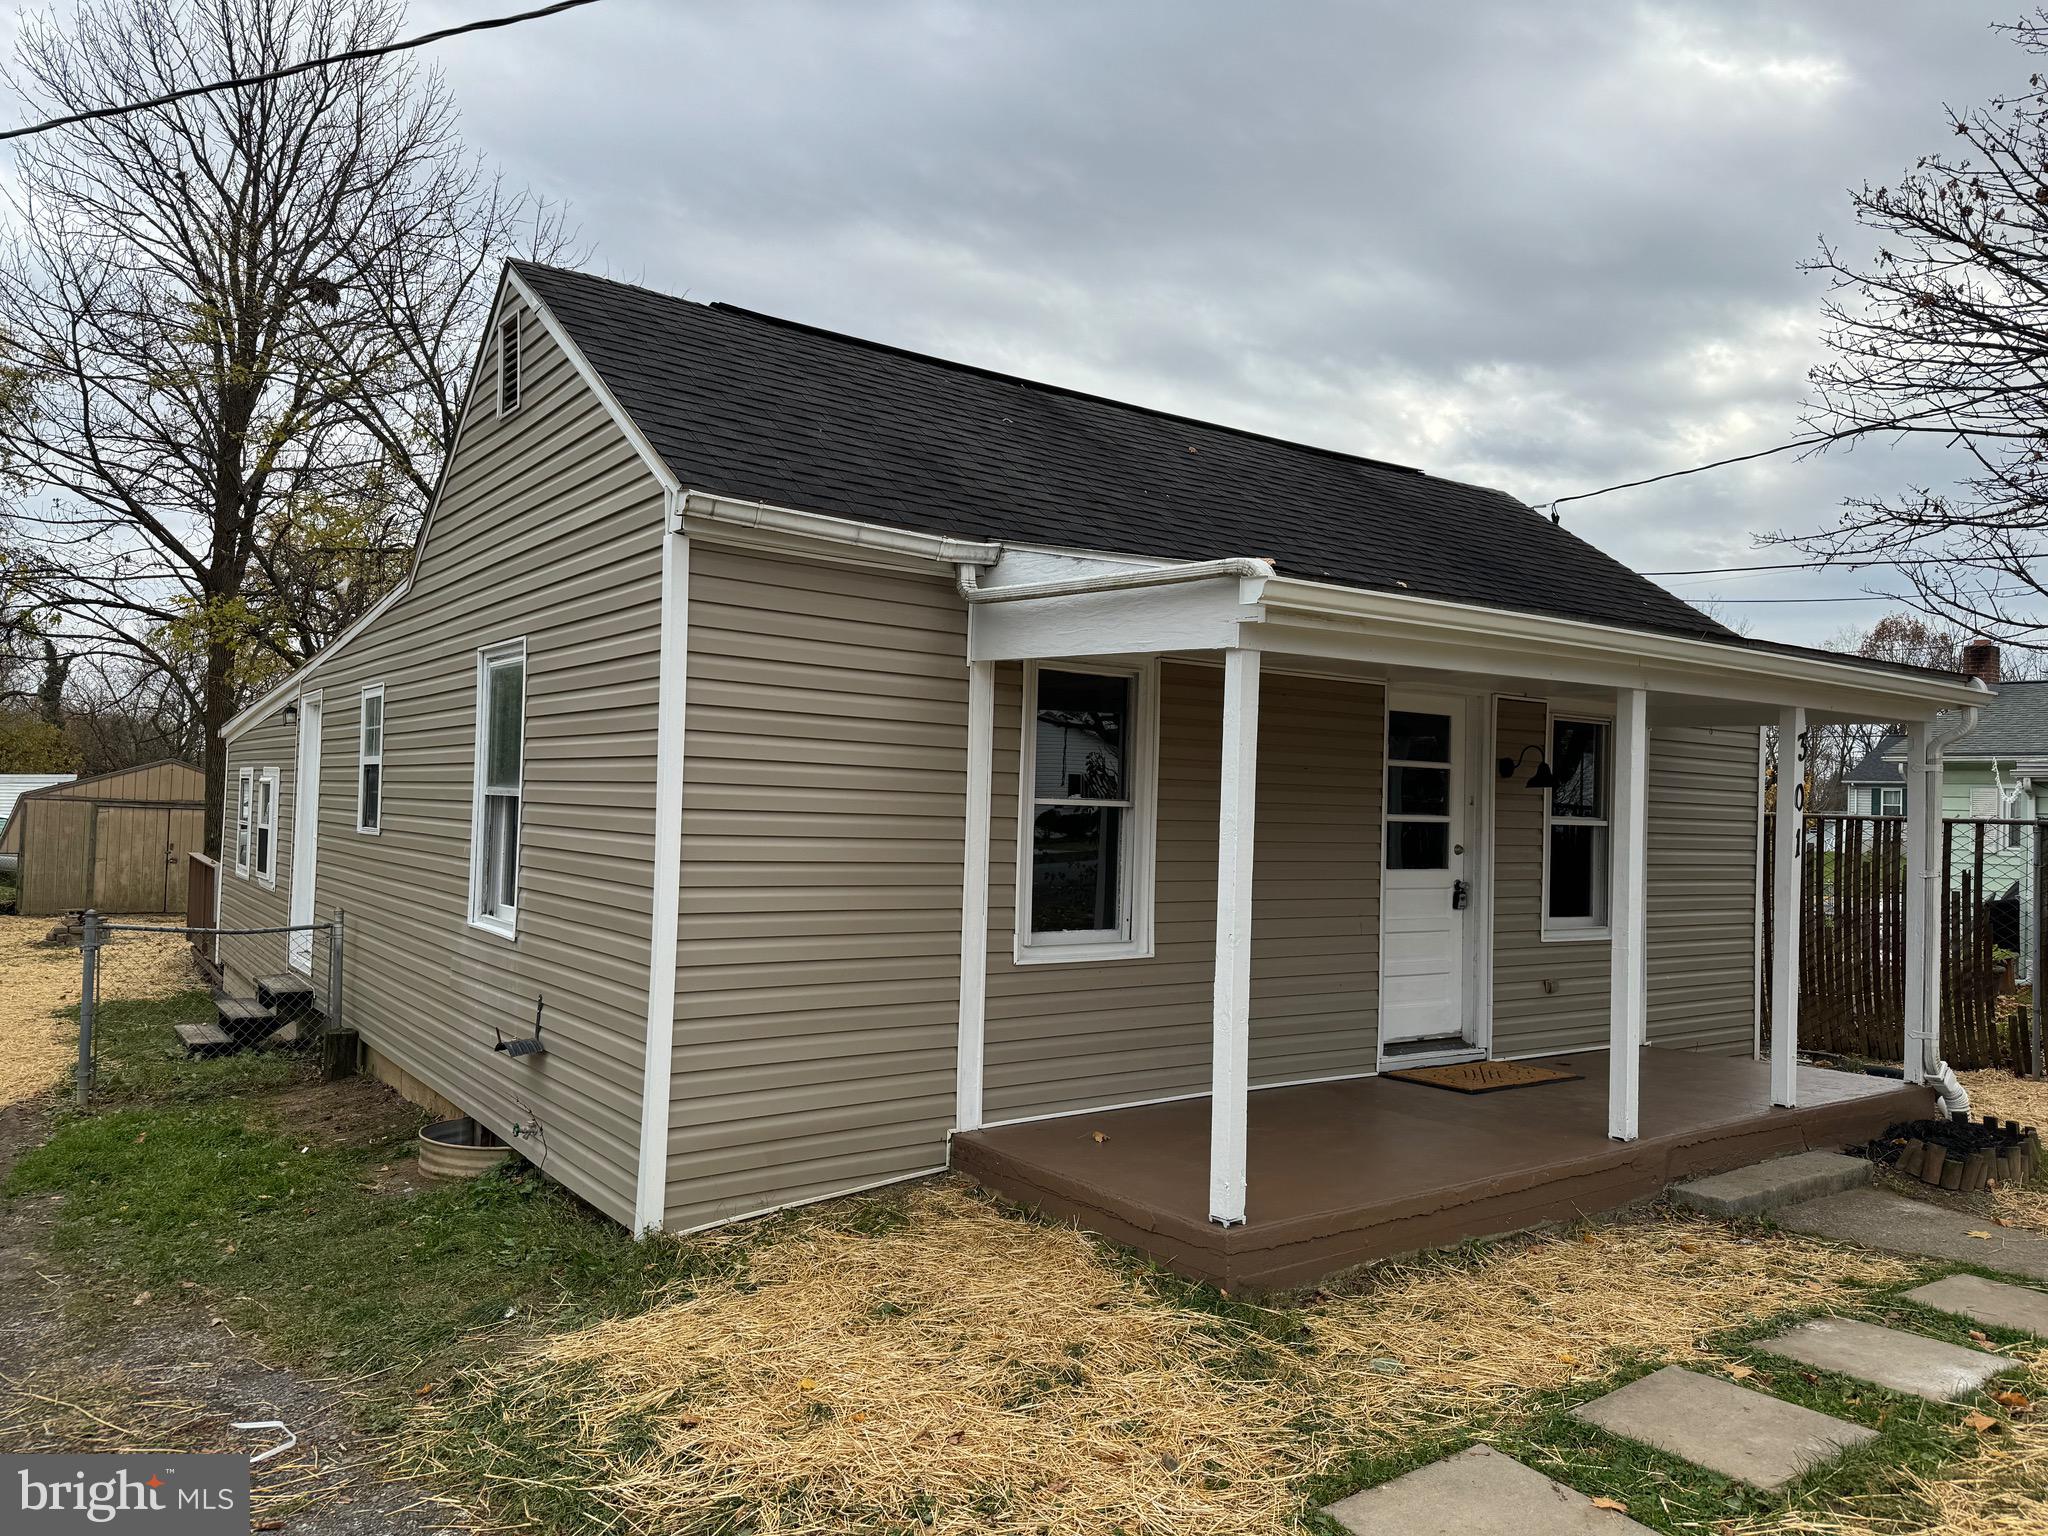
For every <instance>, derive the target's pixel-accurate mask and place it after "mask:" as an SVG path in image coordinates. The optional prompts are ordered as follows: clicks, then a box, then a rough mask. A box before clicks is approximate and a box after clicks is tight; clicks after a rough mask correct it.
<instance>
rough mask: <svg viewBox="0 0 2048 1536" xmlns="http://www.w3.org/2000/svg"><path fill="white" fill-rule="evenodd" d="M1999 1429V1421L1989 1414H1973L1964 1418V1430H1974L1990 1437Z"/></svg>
mask: <svg viewBox="0 0 2048 1536" xmlns="http://www.w3.org/2000/svg"><path fill="white" fill-rule="evenodd" d="M1998 1427H1999V1424H1998V1420H1996V1419H1994V1418H1993V1417H1991V1415H1990V1414H1988V1413H1971V1414H1966V1415H1965V1416H1964V1418H1963V1428H1965V1429H1974V1430H1975V1431H1977V1433H1978V1434H1980V1435H1988V1434H1990V1433H1991V1432H1992V1431H1993V1430H1995V1429H1997V1428H1998Z"/></svg>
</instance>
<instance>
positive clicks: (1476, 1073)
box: [1380, 1061, 1586, 1093]
mask: <svg viewBox="0 0 2048 1536" xmlns="http://www.w3.org/2000/svg"><path fill="white" fill-rule="evenodd" d="M1585 1075H1586V1074H1585V1073H1583V1072H1565V1071H1562V1070H1560V1069H1559V1068H1557V1067H1540V1066H1537V1065H1535V1064H1534V1063H1533V1062H1527V1061H1464V1062H1459V1063H1458V1064H1457V1065H1455V1066H1449V1067H1403V1068H1402V1069H1401V1070H1400V1071H1398V1072H1382V1073H1381V1074H1380V1076H1381V1077H1391V1078H1395V1079H1397V1080H1399V1081H1401V1082H1404V1083H1421V1084H1423V1085H1424V1086H1425V1087H1429V1088H1448V1089H1450V1090H1451V1092H1453V1093H1499V1092H1500V1091H1501V1090H1502V1089H1503V1088H1533V1087H1535V1086H1536V1084H1538V1083H1575V1082H1577V1081H1579V1080H1580V1079H1581V1078H1583V1077H1584V1076H1585Z"/></svg>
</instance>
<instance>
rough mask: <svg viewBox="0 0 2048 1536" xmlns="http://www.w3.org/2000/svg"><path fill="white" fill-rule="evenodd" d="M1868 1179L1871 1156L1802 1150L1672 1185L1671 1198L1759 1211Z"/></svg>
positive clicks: (1710, 1209) (1718, 1209) (1718, 1208)
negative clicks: (1788, 1155) (1849, 1155)
mask: <svg viewBox="0 0 2048 1536" xmlns="http://www.w3.org/2000/svg"><path fill="white" fill-rule="evenodd" d="M1869 1182H1870V1160H1869V1159H1868V1158H1863V1157H1848V1156H1845V1155H1844V1154H1842V1153H1840V1152H1798V1153H1794V1154H1793V1155H1792V1156H1791V1157H1773V1158H1767V1159H1766V1160H1765V1161H1763V1162H1761V1163H1751V1164H1750V1165H1749V1166H1748V1167H1747V1168H1737V1169H1735V1170H1733V1171H1732V1172H1729V1173H1715V1174H1709V1175H1708V1176H1707V1177H1706V1178H1704V1179H1692V1180H1689V1181H1688V1182H1686V1183H1684V1184H1674V1185H1673V1186H1672V1187H1671V1198H1672V1199H1674V1200H1676V1201H1677V1202H1678V1203H1679V1204H1680V1205H1685V1206H1690V1207H1692V1209H1694V1210H1696V1211H1704V1212H1706V1213H1707V1215H1709V1216H1756V1215H1759V1214H1761V1213H1762V1212H1764V1211H1775V1210H1777V1209H1778V1208H1779V1207H1780V1206H1786V1205H1798V1204H1801V1203H1803V1202H1805V1201H1807V1200H1818V1199H1819V1198H1820V1197H1821V1196H1822V1195H1837V1194H1840V1193H1841V1192H1842V1191H1843V1190H1845V1189H1855V1188H1857V1187H1858V1186H1860V1185H1864V1184H1868V1183H1869Z"/></svg>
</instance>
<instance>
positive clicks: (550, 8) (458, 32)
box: [0, 0, 597, 139]
mask: <svg viewBox="0 0 2048 1536" xmlns="http://www.w3.org/2000/svg"><path fill="white" fill-rule="evenodd" d="M595 4H597V0H555V4H553V5H543V6H537V7H536V8H534V9H533V10H530V11H520V12H519V13H517V14H516V15H512V16H489V17H486V18H484V19H483V20H481V21H465V22H463V23H462V24H461V25H459V26H453V27H442V28H441V29H440V30H439V31H436V32H422V33H421V34H420V35H419V36H418V37H406V38H400V39H399V40H398V41H397V42H392V43H383V44H380V45H379V46H377V47H375V48H352V49H350V50H349V51H348V52H346V53H331V54H328V55H326V56H324V57H322V58H317V59H307V60H305V61H304V62H303V63H299V64H288V65H286V66H285V67H284V68H282V69H271V70H265V71H264V72H263V73H261V74H256V75H240V76H237V77H236V78H234V79H232V80H216V81H213V82H212V83H211V84H208V85H191V86H187V87H186V88H185V89H183V90H181V91H171V92H169V93H167V94H166V95H162V96H152V97H150V98H149V99H148V100H146V101H130V102H124V103H122V104H121V105H120V106H117V107H94V108H92V109H91V110H90V111H87V112H72V113H69V114H67V115H66V116H64V117H53V118H50V119H49V120H48V121H46V122H41V123H30V124H29V125H28V126H27V127H24V128H9V129H6V130H4V131H0V139H22V138H27V137H29V136H30V135H31V134H37V133H48V132H49V131H50V130H51V129H53V128H69V127H71V126H72V125H73V124H75V123H89V122H93V121H95V120H96V119H99V118H104V117H120V116H122V115H123V114H125V113H129V112H142V111H146V110H147V109H149V108H151V107H167V106H169V105H170V104H171V103H172V102H174V101H185V100H188V99H190V98H191V97H194V96H211V95H214V94H216V93H218V92H221V91H235V90H240V89H241V88H242V87H243V86H247V85H263V84H266V83H267V82H269V81H272V80H288V79H290V78H291V77H292V76H293V75H303V74H306V73H308V72H309V71H311V70H315V69H325V68H327V67H328V66H329V65H333V64H353V63H355V62H357V61H358V60H360V59H381V58H383V57H384V56H385V55H386V54H391V53H403V52H405V51H406V50H407V49H411V48H424V47H426V46H427V44H429V43H440V42H446V41H447V40H448V39H449V38H451V37H462V36H464V35H465V34H467V33H470V32H490V31H495V30H496V29H497V28H499V27H515V26H517V25H519V23H521V22H523V21H539V20H541V19H542V18H544V17H548V16H555V15H559V14H560V13H561V12H563V11H573V10H575V9H577V8H578V7H579V6H585V5H595Z"/></svg>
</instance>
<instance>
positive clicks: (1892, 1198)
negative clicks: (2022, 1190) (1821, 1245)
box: [1776, 1189, 2048, 1280]
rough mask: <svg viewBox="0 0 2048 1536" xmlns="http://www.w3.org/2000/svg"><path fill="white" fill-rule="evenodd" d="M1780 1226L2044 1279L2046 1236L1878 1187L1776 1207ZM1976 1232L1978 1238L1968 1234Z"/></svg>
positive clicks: (2046, 1275)
mask: <svg viewBox="0 0 2048 1536" xmlns="http://www.w3.org/2000/svg"><path fill="white" fill-rule="evenodd" d="M1776 1220H1777V1222H1778V1224H1779V1225H1780V1226H1783V1227H1789V1228H1790V1229H1791V1230H1792V1231H1794V1232H1805V1233H1808V1234H1810V1235H1812V1236H1814V1237H1827V1238H1833V1239H1834V1240H1835V1241H1836V1242H1838V1243H1860V1244H1861V1245H1862V1246H1864V1247H1865V1248H1882V1249H1885V1250H1886V1251H1887V1252H1890V1253H1919V1254H1925V1255H1926V1256H1927V1257H1929V1258H1935V1259H1953V1260H1954V1261H1955V1262H1957V1263H1959V1264H1977V1265H1981V1266H1982V1267H1983V1268H1985V1269H2002V1270H2004V1271H2005V1272H2006V1273H2007V1274H2013V1275H2023V1276H2025V1277H2026V1278H2027V1279H2029V1280H2048V1236H2044V1235H2043V1234H2042V1233H2039V1232H2029V1231H2027V1230H2026V1229H2024V1228H2021V1227H1995V1226H1992V1225H1990V1224H1989V1220H1988V1218H1983V1217H1972V1216H1966V1215H1958V1214H1956V1213H1954V1212H1952V1211H1946V1210H1943V1209H1942V1208H1941V1207H1940V1206H1938V1205H1933V1204H1930V1203H1929V1202H1927V1201H1925V1200H1908V1199H1907V1198H1906V1197H1905V1196H1904V1195H1894V1194H1891V1193H1889V1192H1888V1191H1885V1190H1879V1189H1852V1190H1849V1191H1848V1192H1847V1193H1845V1194H1840V1195H1826V1196H1823V1197H1822V1198H1821V1199H1819V1200H1809V1201H1807V1202H1806V1203H1805V1204H1804V1205H1793V1206H1787V1207H1786V1208H1785V1209H1784V1210H1782V1211H1780V1212H1778V1214H1777V1217H1776ZM1972 1232H1981V1233H1983V1234H1984V1235H1983V1236H1982V1237H1972V1236H1970V1234H1971V1233H1972Z"/></svg>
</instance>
